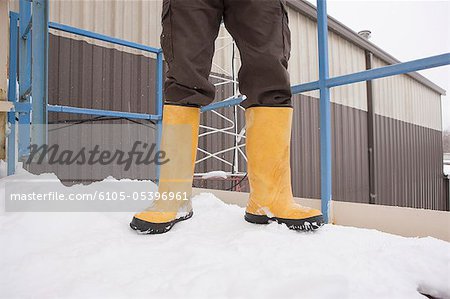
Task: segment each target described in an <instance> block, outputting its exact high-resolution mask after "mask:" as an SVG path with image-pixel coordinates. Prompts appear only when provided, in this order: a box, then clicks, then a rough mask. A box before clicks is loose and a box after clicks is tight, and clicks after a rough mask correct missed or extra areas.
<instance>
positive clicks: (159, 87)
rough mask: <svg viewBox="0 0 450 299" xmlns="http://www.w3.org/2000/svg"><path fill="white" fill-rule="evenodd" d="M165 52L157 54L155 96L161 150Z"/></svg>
mask: <svg viewBox="0 0 450 299" xmlns="http://www.w3.org/2000/svg"><path fill="white" fill-rule="evenodd" d="M163 63H164V62H163V54H162V51H161V50H160V51H159V52H158V53H157V55H156V80H155V81H156V97H155V104H156V107H155V114H156V115H159V116H160V117H159V119H158V120H157V122H156V149H157V151H159V149H160V146H161V136H162V111H163V77H164V74H163ZM155 171H156V172H155V176H156V177H155V179H156V183H157V184H158V183H159V173H160V167H159V165H156V169H155Z"/></svg>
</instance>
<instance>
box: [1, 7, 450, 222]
mask: <svg viewBox="0 0 450 299" xmlns="http://www.w3.org/2000/svg"><path fill="white" fill-rule="evenodd" d="M39 1H42V3H46V0H39ZM26 2H28V1H27V0H21V2H20V4H21V16H22V6H24V8H23V16H24V17H23V18H25V19H26V21H25V22H23V24H22V23H21V24H20V26H19V30H20V35H21V37H26V36H27V35H29V32H30V28H31V25H30V24H31V23H30V22H32V18H31V17H30V18H29V20H28V16H27V13H28V9H27V5H28V4H26ZM18 20H19V16H18V15H17V14H15V13H11V35H10V38H11V46H10V47H11V48H10V53H17V47H16V46H15V45H17V42H18V40H17V36H18V31H17V30H18V28H17V21H18ZM317 23H318V43H319V45H318V46H319V80H318V81H314V82H308V83H303V84H299V85H294V86H292V93H293V94H298V93H302V92H307V91H312V90H320V148H321V149H320V160H321V168H320V172H321V200H322V212H323V214H324V217H325V219H326V221H329V211H330V203H331V197H332V194H331V190H332V188H331V187H332V173H331V117H330V92H329V89H330V88H332V87H337V86H341V85H348V84H352V83H357V82H363V81H368V80H374V79H379V78H384V77H388V76H394V75H400V74H407V73H411V72H415V71H419V70H423V69H429V68H435V67H440V66H445V65H450V53H445V54H442V55H437V56H432V57H428V58H424V59H418V60H413V61H409V62H405V63H397V64H394V65H389V66H385V67H381V68H377V69H371V70H367V71H362V72H357V73H354V74H349V75H343V76H337V77H333V78H329V71H328V68H329V62H328V19H327V11H326V0H317ZM48 27H49V28H52V29H56V30H60V31H65V32H68V33H73V34H77V35H81V36H84V37H89V38H93V39H97V40H101V41H105V42H110V43H113V44H118V45H122V46H126V47H130V48H134V49H138V50H142V51H147V52H151V53H154V54H156V55H157V76H156V78H157V79H156V87H155V88H156V109H155V110H156V114H155V115H151V114H140V113H129V112H121V111H109V110H97V109H86V108H78V107H68V106H56V105H45V107H46V109H47V110H48V111H52V112H66V113H77V114H91V115H103V116H117V117H128V118H141V119H149V120H157V123H158V128H159V129H158V135H157V140H158V144H159V141H160V138H161V131H160V127H161V116H162V104H163V101H162V98H163V95H162V79H163V74H162V69H163V58H162V51H161V49H157V48H152V47H148V46H144V45H139V44H136V43H132V42H128V41H125V40H121V39H117V38H113V37H109V36H106V35H101V34H98V33H94V32H90V31H87V30H82V29H79V28H74V27H70V26H67V25H62V24H57V23H52V22H50V23H49V24H48ZM20 28H24V30H21V29H20ZM32 31H34V28H33V30H32ZM22 39H23V38H22ZM25 40H26V39H25ZM14 44H15V45H14ZM15 47H16V48H15ZM24 49H25V48H24ZM19 52H20V53H21V54H20V55H21V57H22V55H23V52H24V51H21V50H20V49H19ZM25 66H26V65H25ZM16 68H17V57H15V55H11V58H10V74H9V76H10V79H11V78H16V77H17V73H16V71H15V70H16ZM23 69H24V70H27V68H26V67H25V68H23ZM20 70H21V71H22V68H20ZM20 77H22V76H20ZM24 78H27V77H26V76H25V77H24ZM13 81H14V80H10V85H9V100H10V101H12V102H14V103H15V109H16V111H14V112H9V113H8V121H9V122H10V123H12V124H15V113H16V112H19V111H20V112H24V111H25V112H26V111H28V112H29V109H31V107H30V105H29V104H27V103H19V102H16V91H15V82H14V83H13ZM12 84H14V86H13V85H12ZM21 84H23V85H24V86H23V87H24V88H22V89H20V90H21V92H20V94H22V91H23V89H26V86H27V84H26V82H19V85H21ZM24 94H25V92H24ZM242 101H243V98H242V97H237V98H231V99H227V100H225V101H221V102H217V103H213V104H210V105H208V106H205V107H203V108H202V109H201V110H202V112H205V111H211V110H215V109H219V108H224V107H230V106H234V105H239V103H241V102H242ZM41 104H42V103H41ZM33 109H34V108H33ZM25 114H26V113H25ZM28 115H29V113H28ZM25 119H26V118H25ZM19 123H21V118H20V117H19ZM22 123H23V120H22ZM13 130H14V126H12V132H11V134H10V138H8V174H12V173H13V172H14V171H13V167H12V166H11V163H12V162H11V163H10V160H12V161H14V145H15V144H14V142H13V141H14V139H12V138H11V136H15V135H14V133H13ZM20 135H21V133H20V132H19V142H20ZM11 140H12V141H11ZM11 148H12V149H13V150H12V151H11V150H10V149H11ZM157 171H159V170H157ZM158 174H159V172H158V173H157V175H158Z"/></svg>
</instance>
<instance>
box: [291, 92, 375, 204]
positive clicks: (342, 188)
mask: <svg viewBox="0 0 450 299" xmlns="http://www.w3.org/2000/svg"><path fill="white" fill-rule="evenodd" d="M331 107H332V110H331V114H332V124H333V128H332V138H333V140H332V144H333V150H332V153H333V164H332V168H333V199H334V200H339V201H350V202H365V203H368V201H369V181H368V171H369V170H368V151H367V129H366V128H367V113H366V112H365V111H362V110H359V109H354V108H350V107H346V106H344V105H340V104H335V103H333V104H332V106H331ZM294 108H295V110H294V111H295V113H294V122H293V132H292V152H291V165H292V186H293V190H294V195H295V196H299V197H307V198H320V129H319V101H318V99H316V98H312V97H307V96H295V98H294Z"/></svg>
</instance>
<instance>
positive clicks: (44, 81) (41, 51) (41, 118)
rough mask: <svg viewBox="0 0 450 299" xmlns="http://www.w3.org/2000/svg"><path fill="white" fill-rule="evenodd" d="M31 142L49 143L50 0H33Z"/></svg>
mask: <svg viewBox="0 0 450 299" xmlns="http://www.w3.org/2000/svg"><path fill="white" fill-rule="evenodd" d="M32 19H33V29H32V34H31V36H32V43H33V47H32V50H31V51H32V55H33V60H32V74H31V76H32V82H33V84H32V90H31V93H32V96H33V101H32V109H33V119H32V124H33V126H32V128H31V136H32V137H31V142H32V143H34V144H37V145H38V146H39V145H42V144H45V143H47V121H48V118H47V105H48V71H47V70H48V0H34V1H33V18H32Z"/></svg>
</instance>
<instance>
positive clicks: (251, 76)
mask: <svg viewBox="0 0 450 299" xmlns="http://www.w3.org/2000/svg"><path fill="white" fill-rule="evenodd" d="M225 3H226V4H225V13H224V14H225V26H226V27H227V28H228V29H229V31H230V33H231V34H232V36H233V37H234V38H235V39H236V43H237V45H238V47H239V50H240V53H241V57H242V67H241V70H240V72H239V87H240V90H241V92H242V93H243V94H244V95H246V96H247V99H246V100H245V101H244V102H243V106H244V107H245V108H246V111H245V119H246V152H247V158H248V164H247V171H248V177H249V182H250V198H249V202H248V205H247V209H246V214H245V219H246V220H247V221H249V222H252V223H257V224H265V223H268V222H269V221H270V220H274V221H277V222H279V223H284V224H286V225H287V226H288V227H289V228H291V229H296V230H311V229H316V228H318V227H320V226H321V225H322V224H323V217H322V214H321V213H320V211H318V210H314V209H309V208H305V207H302V206H300V205H298V204H296V203H295V202H294V199H293V195H292V186H291V169H290V141H291V126H292V113H293V109H292V107H291V90H290V82H289V75H288V72H287V65H288V60H289V55H290V32H289V27H288V17H287V10H286V3H285V0H225Z"/></svg>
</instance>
